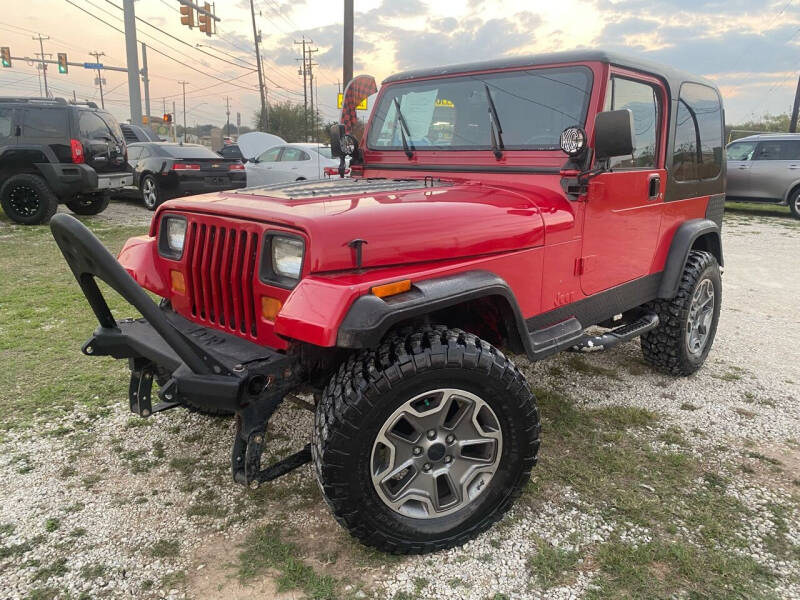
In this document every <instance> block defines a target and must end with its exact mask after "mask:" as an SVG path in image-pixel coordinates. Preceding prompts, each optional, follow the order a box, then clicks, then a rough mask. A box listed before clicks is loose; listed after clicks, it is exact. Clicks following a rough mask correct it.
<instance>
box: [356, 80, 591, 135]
mask: <svg viewBox="0 0 800 600" xmlns="http://www.w3.org/2000/svg"><path fill="white" fill-rule="evenodd" d="M591 91H592V71H591V70H590V69H589V68H587V67H582V66H575V67H549V68H542V69H525V70H521V71H506V72H502V73H488V74H480V75H479V74H476V75H462V76H458V77H448V78H440V79H432V80H426V81H412V82H408V83H398V84H392V85H391V86H389V87H387V88H386V90H385V92H384V93H383V95H382V96H381V100H380V103H379V104H378V106H377V107H376V108H375V111H374V113H373V115H372V123H371V125H370V129H369V135H368V139H367V145H368V147H369V148H372V149H375V150H402V149H403V145H402V138H401V129H403V127H402V121H403V120H404V121H405V123H406V124H407V126H408V131H405V130H404V133H405V134H406V138H407V141H408V143H409V144H410V145H412V146H414V148H415V149H416V150H483V149H486V150H488V149H491V148H492V142H491V135H492V133H491V125H490V118H491V117H490V111H489V107H490V98H491V102H493V103H494V106H495V108H496V110H497V117H498V120H499V121H500V127H501V128H502V130H503V133H502V138H503V144H504V146H505V149H507V150H557V149H558V148H559V147H560V145H559V137H560V135H561V132H562V131H564V129H566V128H567V127H570V126H572V125H580V126H584V125H585V121H586V113H587V110H588V107H589V98H590V96H591ZM398 104H399V108H400V114H399V115H398V111H397V108H398Z"/></svg>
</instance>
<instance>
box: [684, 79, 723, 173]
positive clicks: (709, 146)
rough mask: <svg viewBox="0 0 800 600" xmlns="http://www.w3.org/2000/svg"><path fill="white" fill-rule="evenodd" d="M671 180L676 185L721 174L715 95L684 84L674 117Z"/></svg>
mask: <svg viewBox="0 0 800 600" xmlns="http://www.w3.org/2000/svg"><path fill="white" fill-rule="evenodd" d="M675 120H676V122H675V141H674V144H673V149H672V153H673V154H672V170H673V173H672V176H673V177H674V178H675V180H676V181H696V180H698V179H714V178H715V177H717V176H718V175H719V174H720V171H721V170H722V154H723V153H722V106H721V104H720V100H719V96H718V95H717V92H716V91H715V90H714V89H712V88H710V87H708V86H705V85H701V84H699V83H684V84H683V85H682V86H681V92H680V97H679V98H678V112H677V114H676V115H675Z"/></svg>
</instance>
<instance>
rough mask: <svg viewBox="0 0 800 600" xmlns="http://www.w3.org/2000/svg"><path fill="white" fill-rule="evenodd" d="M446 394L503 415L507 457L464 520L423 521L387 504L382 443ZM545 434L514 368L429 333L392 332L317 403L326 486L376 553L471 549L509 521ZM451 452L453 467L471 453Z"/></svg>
mask: <svg viewBox="0 0 800 600" xmlns="http://www.w3.org/2000/svg"><path fill="white" fill-rule="evenodd" d="M441 388H453V389H456V390H463V391H465V392H468V393H469V394H475V397H480V398H479V399H480V400H481V402H483V403H484V405H485V406H488V407H490V409H491V411H490V412H491V414H492V416H494V415H496V424H497V425H498V430H499V431H500V434H501V440H502V443H501V447H502V449H501V450H500V451H498V452H497V455H496V456H499V459H496V460H499V462H497V463H496V471H494V473H493V474H492V475H491V478H490V479H489V480H488V483H486V486H485V487H481V488H480V491H479V492H478V493H477V494H476V495H474V496H472V497H471V498H470V499H467V500H466V501H465V502H462V503H461V504H459V505H458V507H457V508H456V509H455V512H451V513H449V514H445V515H443V516H436V514H434V515H433V516H427V517H425V518H413V517H410V516H406V515H404V514H401V513H400V512H397V511H396V510H395V509H393V508H391V507H390V506H389V504H387V503H386V502H385V501H384V500H382V499H381V497H380V496H379V494H378V491H377V485H376V484H373V480H372V477H373V470H374V466H373V465H374V462H373V451H374V444H375V443H376V440H377V439H378V438H377V436H378V434H379V432H381V431H382V429H381V428H382V427H385V426H386V423H389V422H391V420H392V415H393V413H395V412H396V411H397V410H398V407H403V405H404V403H406V402H408V401H409V400H411V399H413V398H415V397H417V396H419V395H425V394H426V393H428V392H430V391H431V390H437V391H438V390H440V389H441ZM433 393H435V392H433ZM426 410H427V409H426ZM481 410H483V409H481ZM444 412H445V411H444V410H442V413H444ZM475 414H478V413H477V412H476V413H475ZM474 420H475V419H474V418H473V421H474ZM461 422H468V420H467V419H466V418H465V419H462V421H461ZM540 430H541V427H540V423H539V413H538V411H537V408H536V401H535V398H534V396H533V394H532V392H531V390H530V387H529V385H528V383H527V381H526V380H525V377H524V376H523V374H522V373H521V372H520V371H519V369H517V367H516V366H515V365H514V363H512V362H511V360H509V359H508V358H506V357H505V356H504V355H503V354H502V353H501V352H500V351H499V350H497V349H496V348H494V347H493V346H492V345H491V344H489V343H488V342H485V341H483V340H481V339H480V338H478V337H476V336H474V335H472V334H468V333H465V332H463V331H460V330H456V329H448V328H446V327H443V326H438V327H425V328H421V329H418V330H416V331H405V332H402V333H399V334H391V335H390V336H389V338H388V339H386V340H385V341H384V342H383V343H382V344H381V346H380V347H379V348H378V349H377V350H367V351H362V352H360V353H358V354H355V355H353V356H351V357H350V358H349V359H348V360H347V361H346V362H344V363H343V364H342V365H341V366H340V367H339V369H338V371H337V372H336V373H335V374H334V375H333V377H332V378H331V380H330V382H329V383H328V385H327V386H326V388H325V390H324V392H323V395H322V399H321V401H320V402H319V403H318V405H317V410H316V416H315V421H314V429H313V433H312V444H311V449H312V455H313V460H314V467H315V471H316V474H317V481H318V482H319V485H320V488H321V490H322V493H323V495H324V497H325V500H326V501H327V503H328V505H329V506H330V508H331V510H332V511H333V514H334V516H335V518H336V520H337V521H338V522H339V523H340V524H341V525H342V526H343V527H345V528H346V529H348V530H349V531H350V533H351V534H352V535H353V536H355V537H356V538H358V539H359V540H360V541H361V542H362V543H364V544H366V545H368V546H373V547H375V548H378V549H380V550H383V551H385V552H392V553H395V554H419V553H426V552H432V551H436V550H441V549H445V548H451V547H453V546H458V545H461V544H463V543H465V542H466V541H468V540H470V539H472V538H474V537H476V536H477V535H478V534H480V533H481V532H483V531H485V530H486V529H488V528H489V527H490V526H491V525H492V524H493V523H495V522H496V521H497V520H498V519H500V517H501V516H502V515H503V514H504V513H505V512H506V511H507V510H508V509H509V508H510V507H511V505H512V504H513V502H514V500H515V499H516V498H517V497H518V496H519V494H520V493H521V491H522V489H523V487H524V486H525V484H526V483H527V482H528V480H529V478H530V472H531V468H532V467H533V466H534V464H535V463H536V455H537V452H538V449H539V432H540ZM495 435H496V432H495ZM422 437H424V436H422ZM420 439H422V438H420ZM459 443H460V442H459ZM495 448H497V447H495ZM448 452H451V453H452V454H454V455H456V458H455V460H454V462H453V464H455V463H457V462H458V461H459V460H462V459H461V458H460V456H464V455H465V453H464V450H463V448H462V449H460V450H453V449H452V448H451V449H450V450H448ZM426 456H427V455H426ZM446 460H447V459H446V458H445V461H446ZM451 460H453V459H452V458H451ZM418 474H419V472H418ZM476 479H477V477H476ZM461 481H464V480H463V479H462V480H461ZM473 483H474V480H473ZM473 483H467V484H465V486H464V487H467V488H469V487H470V486H472V485H473ZM481 486H483V482H481ZM429 514H430V513H429Z"/></svg>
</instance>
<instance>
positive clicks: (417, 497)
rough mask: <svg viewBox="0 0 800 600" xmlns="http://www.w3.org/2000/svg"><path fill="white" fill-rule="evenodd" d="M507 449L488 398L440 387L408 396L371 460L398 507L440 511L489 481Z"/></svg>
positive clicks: (425, 514) (468, 498) (425, 515)
mask: <svg viewBox="0 0 800 600" xmlns="http://www.w3.org/2000/svg"><path fill="white" fill-rule="evenodd" d="M502 449H503V435H502V432H501V429H500V423H499V421H498V419H497V416H496V415H495V413H494V411H493V410H492V409H491V407H490V406H489V405H488V404H487V403H486V402H485V401H484V400H483V399H481V398H480V397H478V396H476V395H475V394H472V393H470V392H467V391H464V390H458V389H436V390H433V391H430V392H425V393H424V394H420V395H418V396H415V397H414V398H412V399H411V400H409V401H407V402H405V403H404V404H403V405H402V406H401V407H400V408H398V409H397V410H396V411H395V412H394V413H392V415H391V416H390V417H389V418H388V419H387V420H386V422H385V423H384V425H383V427H381V429H380V431H379V432H378V435H377V437H376V439H375V442H374V444H373V448H372V456H371V460H370V469H371V475H372V483H373V485H374V486H375V490H376V491H377V493H378V495H379V496H380V498H381V500H383V502H384V503H385V504H386V505H387V506H388V507H389V508H390V509H392V510H393V511H395V512H398V513H400V514H402V515H405V516H407V517H412V518H418V519H431V518H436V517H441V516H444V515H448V514H451V513H454V512H456V511H458V510H461V509H463V508H464V507H466V506H467V505H469V504H470V503H471V502H473V501H474V500H475V498H477V497H478V495H479V494H480V493H481V492H483V491H484V490H485V489H486V488H487V487H488V484H489V482H490V481H491V479H492V477H493V476H494V474H495V472H496V471H497V467H498V464H499V462H500V456H501V453H502Z"/></svg>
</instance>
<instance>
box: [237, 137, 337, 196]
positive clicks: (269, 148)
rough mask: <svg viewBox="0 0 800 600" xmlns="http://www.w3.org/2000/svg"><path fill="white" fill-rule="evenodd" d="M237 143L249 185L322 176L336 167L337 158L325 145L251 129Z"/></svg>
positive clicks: (331, 172) (328, 173)
mask: <svg viewBox="0 0 800 600" xmlns="http://www.w3.org/2000/svg"><path fill="white" fill-rule="evenodd" d="M238 145H239V148H240V150H241V152H242V155H243V156H244V158H245V159H246V160H247V162H246V163H245V170H246V171H247V185H248V187H252V186H254V185H269V184H273V183H281V182H284V181H301V180H303V179H306V180H309V179H323V178H325V177H329V176H330V175H331V174H333V172H334V171H335V170H336V169H338V168H339V159H335V158H333V157H332V156H331V149H330V146H328V145H325V144H318V143H303V142H301V143H297V144H289V143H286V142H284V141H283V140H281V139H280V138H276V136H273V135H270V134H265V133H260V132H251V133H246V134H244V135H242V136H241V137H240V138H239V144H238ZM326 169H327V170H326Z"/></svg>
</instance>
